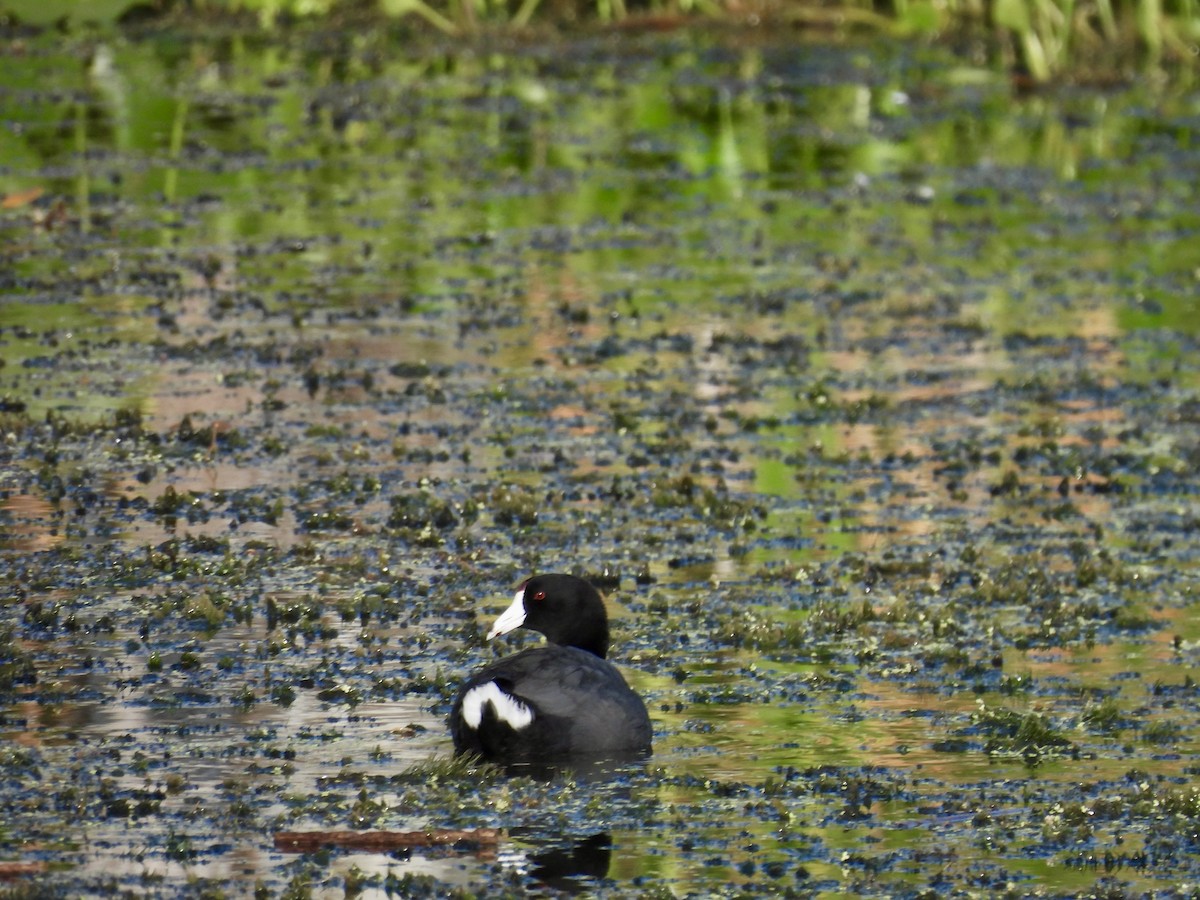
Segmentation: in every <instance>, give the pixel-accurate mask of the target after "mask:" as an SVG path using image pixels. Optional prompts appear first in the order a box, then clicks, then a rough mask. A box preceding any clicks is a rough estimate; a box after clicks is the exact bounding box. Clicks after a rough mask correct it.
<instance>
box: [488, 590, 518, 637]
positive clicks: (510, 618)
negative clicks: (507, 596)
mask: <svg viewBox="0 0 1200 900" xmlns="http://www.w3.org/2000/svg"><path fill="white" fill-rule="evenodd" d="M524 624H525V588H521V589H520V590H519V591H517V592H516V593H515V594H513V601H512V606H510V607H509V608H508V609H506V610H505V611H504V612H502V613H501V614H500V618H498V619H497V620H496V624H495V625H493V626H492V630H491V631H489V632H488V636H487V639H488V640H489V641H490V640H491V639H492V638H494V637H497V636H498V635H501V634H508V633H509V632H510V631H514V630H516V629H518V628H520V627H521V626H522V625H524Z"/></svg>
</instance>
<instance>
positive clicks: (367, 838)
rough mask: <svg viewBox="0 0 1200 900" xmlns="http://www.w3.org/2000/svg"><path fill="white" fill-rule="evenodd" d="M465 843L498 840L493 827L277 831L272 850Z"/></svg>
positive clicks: (484, 844) (487, 844) (490, 844)
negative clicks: (425, 829) (417, 829)
mask: <svg viewBox="0 0 1200 900" xmlns="http://www.w3.org/2000/svg"><path fill="white" fill-rule="evenodd" d="M458 843H467V844H473V845H475V846H476V847H477V848H479V849H493V848H495V847H496V846H497V845H498V844H499V843H500V832H499V831H497V830H496V829H495V828H474V829H468V830H456V829H445V828H438V829H435V830H433V831H277V832H275V849H276V850H280V851H282V852H284V853H311V852H312V851H314V850H320V849H321V848H322V847H341V848H343V849H346V850H376V851H384V852H386V851H389V850H405V849H408V848H411V847H442V846H445V845H447V844H458Z"/></svg>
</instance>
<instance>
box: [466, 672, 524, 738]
mask: <svg viewBox="0 0 1200 900" xmlns="http://www.w3.org/2000/svg"><path fill="white" fill-rule="evenodd" d="M489 703H490V704H492V709H494V710H495V711H496V717H497V718H498V719H499V720H500V721H501V722H505V723H507V724H508V725H509V727H511V728H512V729H514V730H515V731H520V730H521V729H522V728H524V727H525V726H526V725H528V724H529V723H530V722H532V721H533V710H531V709H530V708H529V707H528V706H526V705H525V704H524V703H522V702H521V701H520V700H518V699H517V698H516V697H514V696H512V695H511V694H506V693H504V691H502V690H500V685H498V684H496V682H494V681H489V682H488V683H487V684H481V685H479V686H478V687H473V688H471V689H470V690H469V691H467V693H466V695H465V696H464V697H463V702H462V717H463V721H464V722H466V723H467V726H468V727H469V728H478V727H479V723H480V722H482V721H483V708H484V706H486V705H487V704H489Z"/></svg>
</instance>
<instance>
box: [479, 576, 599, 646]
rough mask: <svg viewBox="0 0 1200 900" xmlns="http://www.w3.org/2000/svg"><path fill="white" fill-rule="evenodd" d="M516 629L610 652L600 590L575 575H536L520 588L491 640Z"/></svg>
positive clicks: (553, 642) (489, 634)
mask: <svg viewBox="0 0 1200 900" xmlns="http://www.w3.org/2000/svg"><path fill="white" fill-rule="evenodd" d="M517 628H528V629H530V630H532V631H539V632H541V633H542V634H544V635H545V636H546V640H548V641H549V642H550V643H552V644H560V645H562V646H564V647H578V648H579V649H580V650H586V651H588V652H589V653H594V654H596V656H599V657H600V658H601V659H604V657H605V656H607V655H608V614H607V613H606V612H605V611H604V601H603V600H601V599H600V593H599V592H598V591H597V590H596V589H595V588H594V587H592V585H591V584H590V583H589V582H587V581H584V580H583V579H582V578H576V577H575V576H574V575H535V576H534V577H533V578H530V579H529V580H528V581H526V582H525V583H524V584H522V585H521V586H520V587H519V588H517V593H516V594H515V595H514V596H513V602H512V606H510V607H509V608H508V609H507V610H505V611H504V613H502V614H501V616H500V618H498V619H497V620H496V624H495V625H493V626H492V630H491V631H490V632H488V640H489V641H490V640H491V639H492V638H494V637H496V636H497V635H501V634H508V633H509V632H510V631H513V630H515V629H517Z"/></svg>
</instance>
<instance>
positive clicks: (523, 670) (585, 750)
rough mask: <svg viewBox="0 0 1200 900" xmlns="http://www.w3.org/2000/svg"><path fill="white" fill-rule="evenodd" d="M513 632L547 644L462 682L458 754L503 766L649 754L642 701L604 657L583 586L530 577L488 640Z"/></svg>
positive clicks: (593, 601) (599, 616) (602, 632)
mask: <svg viewBox="0 0 1200 900" xmlns="http://www.w3.org/2000/svg"><path fill="white" fill-rule="evenodd" d="M516 628H529V629H532V630H533V631H540V632H541V633H542V634H544V635H545V636H546V640H547V641H548V642H549V643H548V644H547V645H546V646H543V647H536V648H533V649H530V650H523V651H521V652H520V653H516V654H514V655H513V656H509V657H506V658H504V659H502V660H500V661H499V662H497V663H493V664H492V665H490V666H486V667H485V668H483V669H481V670H480V671H478V672H476V673H475V674H474V675H473V676H472V677H471V679H470V680H469V681H468V682H467V683H466V684H464V685H463V686H462V688H461V689H460V690H459V692H458V696H457V697H456V698H455V699H454V708H453V709H452V710H451V712H450V733H451V735H452V736H453V738H454V749H455V752H457V753H468V752H474V753H478V754H480V755H481V756H483V757H484V758H485V759H489V760H492V761H495V762H509V763H511V762H546V761H550V760H559V759H563V758H569V757H591V758H596V757H606V758H613V757H618V758H626V757H637V756H643V755H646V754H648V753H649V752H650V735H651V731H650V717H649V716H648V715H647V714H646V705H645V704H644V703H643V702H642V700H641V698H640V697H639V696H638V695H637V694H635V693H634V692H633V691H632V690H631V689H630V687H629V685H628V684H626V683H625V679H624V678H622V677H621V673H620V672H618V671H617V670H616V669H615V668H614V667H613V665H612V663H610V662H608V661H607V660H606V659H605V658H604V657H605V656H606V655H607V653H608V616H607V615H606V614H605V611H604V601H603V600H601V599H600V594H599V593H598V592H597V591H596V589H595V588H594V587H593V586H592V585H591V584H590V583H589V582H587V581H585V580H584V579H582V578H576V577H575V576H574V575H538V576H535V577H533V578H530V579H528V580H527V581H526V582H525V583H524V584H522V585H521V586H520V587H519V588H518V589H517V593H516V596H514V597H513V602H512V606H510V607H509V608H508V610H507V611H505V612H504V613H503V614H502V615H501V616H500V618H499V619H497V620H496V624H495V625H493V626H492V630H491V631H490V632H489V633H488V640H491V639H492V638H494V637H496V636H497V635H500V634H507V633H508V632H510V631H512V630H514V629H516Z"/></svg>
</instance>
